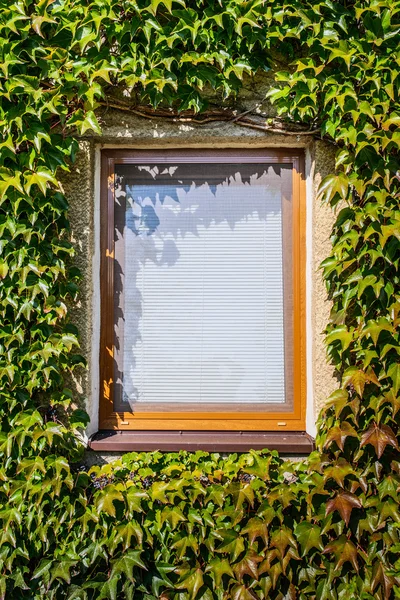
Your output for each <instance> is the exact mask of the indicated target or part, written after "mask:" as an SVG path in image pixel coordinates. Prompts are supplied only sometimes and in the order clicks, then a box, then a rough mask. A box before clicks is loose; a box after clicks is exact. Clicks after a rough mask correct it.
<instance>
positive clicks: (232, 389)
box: [115, 164, 291, 411]
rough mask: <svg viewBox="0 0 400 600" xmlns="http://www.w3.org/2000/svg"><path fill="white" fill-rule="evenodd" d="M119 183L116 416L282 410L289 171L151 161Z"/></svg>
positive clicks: (119, 172) (128, 169)
mask: <svg viewBox="0 0 400 600" xmlns="http://www.w3.org/2000/svg"><path fill="white" fill-rule="evenodd" d="M116 176H117V181H116V210H115V242H116V255H115V283H116V292H117V294H118V302H117V307H116V314H115V323H116V326H115V347H116V351H115V358H116V373H115V376H116V379H115V380H116V393H115V410H117V411H121V410H130V409H134V410H154V409H155V408H157V410H158V409H160V407H161V410H172V409H173V408H175V409H176V408H178V410H179V406H180V405H182V404H183V403H187V404H188V405H189V406H190V407H191V410H202V409H207V410H213V408H215V409H217V408H218V407H219V408H221V407H224V408H223V409H224V410H229V409H230V408H231V409H233V410H246V407H247V409H249V410H250V408H249V407H250V405H254V404H256V405H259V406H260V407H263V406H264V407H266V406H267V405H277V406H276V409H277V410H281V407H282V406H283V405H284V404H285V402H286V404H288V400H289V401H290V398H289V396H290V393H288V389H285V371H286V379H287V367H288V365H287V364H286V365H285V360H286V362H288V361H289V363H290V362H291V357H290V348H289V347H288V331H289V332H290V322H289V323H285V326H286V331H285V330H284V315H289V314H290V311H288V310H287V307H288V306H289V304H288V303H290V296H291V286H290V269H289V277H288V276H287V275H288V274H287V273H286V277H285V278H284V272H285V271H287V270H288V265H287V264H286V262H287V256H289V255H288V254H287V253H286V255H285V253H284V251H283V236H286V238H287V237H290V228H289V227H288V226H287V223H285V226H284V224H283V221H284V214H283V213H284V212H285V209H284V203H283V199H284V200H286V201H288V200H289V201H290V198H288V195H289V194H290V182H291V172H290V169H289V168H285V167H284V165H266V164H240V165H239V164H237V165H227V164H148V165H129V166H126V165H125V166H119V167H117V168H116ZM286 244H288V245H289V247H290V244H291V242H290V239H285V245H286ZM285 256H286V259H285ZM284 266H285V268H284ZM289 266H290V265H289ZM284 287H285V300H284ZM286 320H287V319H286ZM289 321H290V317H289ZM285 343H286V348H285ZM286 388H288V386H287V385H286ZM229 405H231V407H230V406H229Z"/></svg>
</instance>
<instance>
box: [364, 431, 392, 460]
mask: <svg viewBox="0 0 400 600" xmlns="http://www.w3.org/2000/svg"><path fill="white" fill-rule="evenodd" d="M367 444H371V446H373V447H374V448H375V452H376V454H377V455H378V458H380V457H381V456H382V454H383V452H384V450H385V448H386V446H387V445H388V444H390V445H391V446H393V448H396V450H399V444H398V442H397V438H396V436H395V434H394V432H393V430H392V429H391V428H390V427H389V426H388V425H377V424H376V423H372V424H371V425H370V426H369V428H368V429H367V431H365V432H364V433H363V434H362V436H361V444H360V447H361V448H362V447H363V446H366V445H367Z"/></svg>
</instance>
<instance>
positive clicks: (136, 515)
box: [0, 0, 400, 600]
mask: <svg viewBox="0 0 400 600" xmlns="http://www.w3.org/2000/svg"><path fill="white" fill-rule="evenodd" d="M399 41H400V2H398V1H397V0H357V1H356V0H340V1H338V0H337V1H335V2H332V1H331V0H324V1H322V2H318V1H313V0H291V1H288V2H282V0H265V1H264V0H262V1H261V0H248V1H243V0H220V1H217V0H207V2H205V0H162V1H160V0H151V1H150V2H149V0H137V2H132V1H131V0H122V1H121V0H118V1H117V0H93V1H90V0H16V1H14V2H12V1H8V0H7V1H6V0H0V315H1V321H2V326H1V329H0V456H1V463H0V480H1V482H2V485H1V488H0V519H1V521H2V528H1V534H0V567H1V575H0V598H13V599H14V598H15V599H19V598H21V600H22V599H24V598H27V599H28V598H29V599H39V598H46V599H55V598H56V599H59V598H66V599H67V598H68V599H71V600H72V599H79V600H92V599H94V598H96V599H97V598H98V599H99V600H101V599H102V598H109V599H111V600H113V599H116V598H124V597H125V598H145V599H148V600H152V599H156V598H162V599H163V600H167V599H171V600H172V599H176V600H189V599H193V600H194V599H196V600H200V599H201V598H202V599H203V600H211V599H213V598H215V599H218V600H219V599H221V600H222V599H226V598H233V599H234V600H254V599H257V598H259V599H260V600H261V599H262V598H271V599H272V598H273V599H281V600H283V599H289V598H290V599H295V598H296V599H299V600H304V599H306V598H315V599H318V600H331V599H344V598H346V599H347V598H363V599H368V598H371V599H375V598H382V599H389V598H393V597H400V591H399V589H400V563H399V560H398V553H399V549H400V539H399V523H400V513H399V509H398V506H399V490H400V457H399V413H400V398H399V391H400V366H399V354H400V342H399V324H400V297H399V260H400V246H399V244H400V209H399V198H400V175H399V172H400V164H399V145H400V134H399V132H398V126H399V124H400V103H399V74H400V55H399V50H398V48H399ZM265 70H272V71H273V73H274V77H275V82H276V83H275V85H274V86H273V87H272V88H271V90H270V91H269V93H268V96H269V98H270V100H271V102H273V103H274V105H275V107H276V110H277V116H274V117H273V118H272V124H271V122H270V121H269V120H266V121H265V118H263V117H262V116H260V115H259V116H258V117H257V119H256V120H255V115H253V116H252V115H249V114H247V115H242V114H240V113H239V114H238V111H237V110H236V105H235V96H236V95H237V93H238V91H239V89H240V87H241V86H242V84H243V79H244V78H248V77H252V76H253V75H255V74H256V73H258V72H260V71H265ZM121 92H122V93H121ZM121 98H124V99H125V100H123V101H122V100H121ZM103 105H109V106H118V107H119V108H120V109H123V110H131V111H133V112H137V113H139V114H141V115H143V116H147V117H149V116H150V117H151V116H154V115H156V114H157V115H158V116H162V117H163V118H166V119H167V118H175V119H179V118H181V117H184V118H185V119H192V120H199V121H202V122H204V121H206V120H207V119H211V120H226V119H230V120H233V119H235V121H234V122H236V123H237V124H238V125H242V126H254V127H256V128H261V129H277V130H282V129H287V130H289V134H296V135H297V134H298V133H301V134H302V135H304V133H307V134H308V135H322V136H323V137H324V138H325V139H327V140H330V141H331V142H332V144H334V145H335V146H336V148H337V154H336V171H335V173H332V174H331V175H329V176H328V177H327V178H326V179H325V180H324V181H323V182H322V184H321V189H320V191H321V198H322V201H325V202H327V203H330V204H331V205H332V206H333V207H335V209H336V211H337V219H336V223H335V227H334V230H333V233H332V251H331V254H330V256H329V257H327V258H326V259H325V260H324V261H323V263H322V268H323V274H324V278H325V281H326V284H327V289H328V294H329V297H330V299H331V301H332V313H331V319H330V322H329V324H328V325H327V330H326V334H327V337H326V342H327V348H328V354H329V357H330V359H331V361H332V362H333V364H334V365H335V367H336V369H337V374H338V377H339V379H340V386H339V389H338V390H336V391H335V392H334V394H332V396H331V397H330V398H329V399H328V401H327V403H326V406H325V409H324V410H323V412H322V414H321V415H320V418H319V422H318V439H317V451H316V452H314V453H312V454H311V455H310V456H309V457H308V458H307V460H304V461H302V462H300V463H291V462H284V461H282V460H281V459H280V458H279V457H278V456H277V454H276V453H270V452H267V451H266V452H261V453H260V452H250V453H248V454H244V455H241V456H237V455H230V456H229V457H227V458H222V457H220V456H218V455H212V454H207V453H195V454H188V453H184V452H182V453H179V454H164V455H162V454H160V453H152V454H130V455H126V456H124V458H123V459H121V461H118V462H116V463H114V464H113V465H106V466H104V467H102V468H99V467H95V468H93V469H91V471H90V472H89V473H86V471H85V470H81V469H79V468H77V465H78V464H79V461H80V458H79V457H80V455H81V452H82V445H81V443H80V441H79V440H80V431H81V430H82V428H84V427H85V426H86V423H87V415H86V414H85V413H84V411H82V410H81V409H79V407H78V405H79V399H78V398H75V397H74V395H73V393H72V391H71V390H69V389H68V388H67V383H66V382H67V381H68V376H69V373H70V372H71V371H73V370H74V369H75V368H76V367H82V366H84V359H83V357H82V356H81V355H80V354H79V335H78V331H77V330H76V328H75V327H74V325H73V323H71V322H70V317H69V313H68V306H70V305H71V303H73V302H74V300H75V299H76V296H77V293H78V290H79V278H80V274H79V272H78V271H77V269H76V268H74V267H73V266H72V259H73V256H74V248H73V246H72V245H71V242H70V237H69V223H68V202H67V199H66V198H65V196H64V193H63V190H62V186H61V184H60V180H61V175H62V174H63V172H68V170H69V169H71V165H72V164H73V161H74V159H75V155H76V153H77V151H78V140H79V137H80V136H82V135H91V134H92V132H94V133H97V134H99V133H100V131H101V119H100V117H99V115H100V114H101V113H100V111H99V108H100V107H102V106H103ZM238 117H239V118H238Z"/></svg>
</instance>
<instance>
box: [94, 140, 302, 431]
mask: <svg viewBox="0 0 400 600" xmlns="http://www.w3.org/2000/svg"><path fill="white" fill-rule="evenodd" d="M171 160H174V161H177V162H181V163H191V162H203V163H205V162H207V163H228V164H233V163H254V162H258V163H264V162H265V163H280V164H282V163H283V164H285V165H290V166H291V168H292V173H293V177H292V182H293V189H292V207H293V209H292V210H293V212H292V286H293V287H292V290H293V395H294V402H293V406H292V408H291V409H290V410H289V411H286V412H266V413H263V412H250V411H249V412H242V411H241V412H236V413H234V412H227V411H225V412H193V411H190V412H182V411H181V412H137V413H135V414H133V413H117V412H114V408H113V377H114V373H113V370H114V361H113V348H114V297H115V294H114V173H115V166H116V165H121V164H123V165H126V164H140V163H141V164H143V163H146V162H149V161H150V162H157V163H163V162H164V163H168V162H170V161H171ZM100 215H101V217H100V223H101V227H100V252H101V262H100V304H101V325H100V420H99V429H100V430H114V431H115V430H118V431H120V432H123V431H131V430H136V431H149V432H150V431H152V432H155V431H160V432H161V431H169V432H173V431H176V432H178V431H180V432H182V431H192V432H196V431H203V432H205V431H221V432H239V431H243V432H246V431H253V432H258V431H263V432H268V431H279V430H281V431H282V430H283V431H288V432H290V431H292V432H293V431H304V430H305V418H306V331H305V329H306V289H305V287H306V277H305V265H306V240H305V234H306V198H305V177H304V153H303V151H302V150H297V149H286V150H280V151H278V150H273V149H269V148H265V149H257V150H250V149H244V148H243V149H225V150H218V151H213V150H210V149H203V150H200V149H196V150H194V149H187V148H183V149H176V150H152V151H149V150H131V149H129V150H108V149H107V150H102V153H101V189H100Z"/></svg>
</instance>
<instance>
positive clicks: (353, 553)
mask: <svg viewBox="0 0 400 600" xmlns="http://www.w3.org/2000/svg"><path fill="white" fill-rule="evenodd" d="M323 553H324V554H330V553H333V554H334V555H335V558H336V562H337V564H336V567H335V571H337V570H338V569H339V568H340V567H341V566H342V565H344V563H345V562H349V563H351V564H352V565H353V567H354V568H355V570H356V571H357V573H358V561H357V549H356V547H355V545H354V544H353V542H351V541H350V540H348V539H347V537H346V536H345V535H341V536H340V538H339V539H337V540H335V541H333V542H331V543H330V544H328V545H327V546H326V548H325V550H324V552H323Z"/></svg>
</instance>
